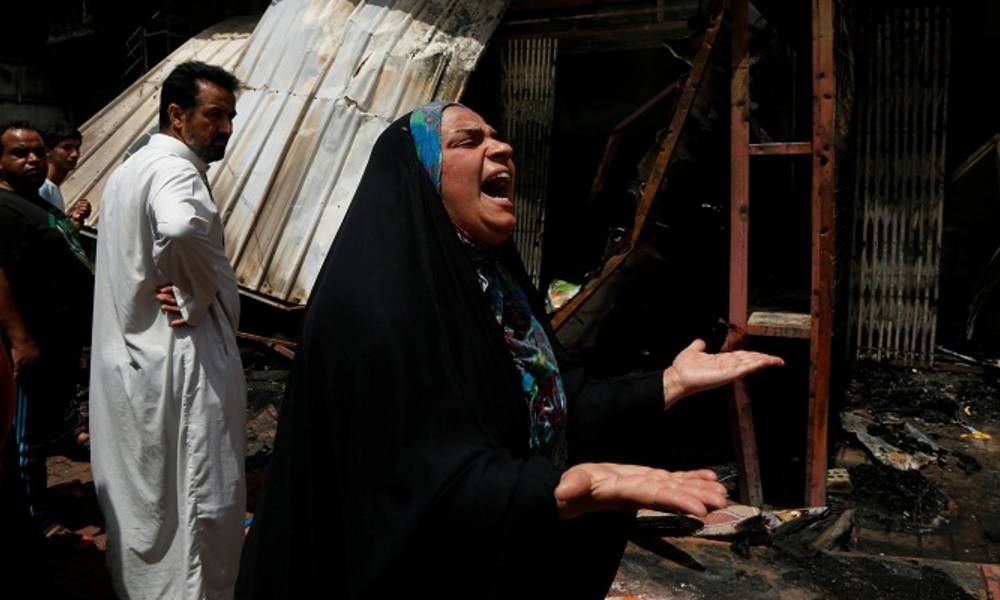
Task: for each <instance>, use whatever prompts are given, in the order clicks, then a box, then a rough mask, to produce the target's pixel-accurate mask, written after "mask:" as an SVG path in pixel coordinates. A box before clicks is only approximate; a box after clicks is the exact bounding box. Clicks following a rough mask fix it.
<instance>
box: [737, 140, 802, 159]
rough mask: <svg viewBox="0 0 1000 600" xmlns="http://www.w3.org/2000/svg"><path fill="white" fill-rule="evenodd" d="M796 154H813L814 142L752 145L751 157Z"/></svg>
mask: <svg viewBox="0 0 1000 600" xmlns="http://www.w3.org/2000/svg"><path fill="white" fill-rule="evenodd" d="M796 154H812V142H770V143H767V144H750V155H751V156H789V155H796Z"/></svg>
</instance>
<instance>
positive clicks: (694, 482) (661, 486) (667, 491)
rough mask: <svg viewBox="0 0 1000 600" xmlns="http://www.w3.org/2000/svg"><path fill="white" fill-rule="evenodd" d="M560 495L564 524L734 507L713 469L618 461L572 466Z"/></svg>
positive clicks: (701, 512) (563, 481)
mask: <svg viewBox="0 0 1000 600" xmlns="http://www.w3.org/2000/svg"><path fill="white" fill-rule="evenodd" d="M555 495H556V505H557V506H558V508H559V517H560V518H561V519H562V520H564V521H565V520H567V519H572V518H573V517H577V516H579V515H582V514H584V513H588V512H594V511H599V510H638V509H640V508H651V509H654V510H663V511H670V512H682V513H689V514H693V515H704V514H706V513H707V512H708V511H709V510H713V509H716V508H722V507H724V506H726V504H727V503H728V501H727V498H726V488H725V487H724V486H723V485H722V484H721V483H719V482H718V481H717V480H716V476H715V473H713V472H712V471H709V470H700V471H674V472H670V471H664V470H662V469H653V468H651V467H640V466H636V465H619V464H614V463H583V464H579V465H575V466H573V467H570V468H569V469H568V470H567V471H566V472H565V473H563V475H562V479H560V481H559V485H558V486H556V494H555Z"/></svg>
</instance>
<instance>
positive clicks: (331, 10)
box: [64, 0, 507, 305]
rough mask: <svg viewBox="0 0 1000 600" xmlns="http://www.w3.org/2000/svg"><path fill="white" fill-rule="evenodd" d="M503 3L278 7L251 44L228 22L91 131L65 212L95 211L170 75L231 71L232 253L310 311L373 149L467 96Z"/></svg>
mask: <svg viewBox="0 0 1000 600" xmlns="http://www.w3.org/2000/svg"><path fill="white" fill-rule="evenodd" d="M506 4H507V2H506V0H486V1H477V2H472V1H462V0H429V1H428V0H395V1H394V0H383V1H381V2H348V1H346V0H328V1H320V0H284V1H282V2H276V3H273V4H272V5H271V6H270V8H268V10H267V11H266V12H265V13H264V15H263V16H262V17H261V19H260V21H259V23H257V26H256V28H255V29H254V31H253V35H252V36H249V37H247V36H246V35H245V34H241V33H239V32H232V31H231V32H229V33H223V31H224V30H226V29H233V30H235V28H236V25H237V23H236V22H233V21H227V22H226V23H223V24H220V26H218V27H216V28H213V29H212V30H209V31H206V32H205V33H203V34H201V35H200V36H197V37H196V38H194V39H192V40H191V41H189V42H188V43H187V44H185V46H184V47H182V48H180V49H178V50H177V51H176V52H175V53H174V54H172V55H171V56H170V57H169V58H168V59H167V60H166V61H165V62H164V64H163V65H160V66H159V67H157V69H154V70H153V71H152V72H151V73H150V74H147V76H146V77H145V78H144V80H143V81H142V82H139V83H138V84H136V85H134V86H132V87H131V88H129V90H127V91H126V92H125V93H124V94H122V96H120V97H119V98H118V99H116V101H115V102H114V103H113V104H112V105H111V106H109V107H108V108H107V109H105V110H104V111H102V112H101V113H99V114H98V115H96V116H95V117H94V118H93V119H91V120H90V121H88V123H87V124H86V125H85V126H84V127H83V129H82V131H83V133H84V143H85V146H86V147H87V149H86V155H85V156H84V157H82V159H81V163H80V166H79V167H78V169H77V171H76V172H74V173H73V174H72V175H71V177H70V178H69V179H68V180H67V182H66V183H65V184H64V190H65V192H66V197H67V201H68V202H72V201H74V200H75V199H76V198H79V197H84V196H86V197H89V198H90V199H91V200H92V201H95V200H96V199H97V198H98V197H99V192H100V190H101V188H103V185H104V181H105V179H106V177H107V173H108V172H109V171H110V170H111V169H112V168H113V167H114V166H115V165H117V164H119V163H120V162H121V160H122V159H123V158H124V157H125V156H127V154H128V152H129V151H130V150H131V151H134V150H135V148H137V147H140V146H141V145H142V144H143V143H144V142H145V139H148V134H149V133H150V132H151V131H152V130H153V129H155V121H156V112H157V106H158V89H159V83H160V81H162V78H163V77H165V75H166V73H167V72H169V70H170V69H171V68H172V67H173V66H174V65H175V64H177V63H179V62H182V61H184V60H188V59H190V58H198V59H200V60H205V61H206V62H212V63H216V64H222V65H223V66H228V67H230V68H234V70H235V72H236V75H237V76H238V77H239V78H240V81H241V82H243V90H242V92H241V93H240V96H239V99H238V101H237V106H236V110H237V113H238V116H237V118H236V122H235V124H234V129H235V131H234V134H233V137H232V138H231V139H230V142H229V147H228V150H227V155H226V158H225V159H223V160H222V161H220V162H217V163H214V164H213V165H212V167H211V169H210V170H209V174H208V176H209V180H210V182H211V184H212V190H213V195H214V197H215V201H216V204H217V205H218V206H219V210H220V214H221V216H222V220H223V223H224V224H225V229H226V251H227V253H228V254H229V257H230V260H231V262H232V263H233V266H234V268H235V270H236V275H237V279H238V281H239V283H240V285H241V287H242V288H243V289H244V291H247V292H249V293H252V294H254V295H258V296H261V297H263V298H265V299H268V300H271V301H277V302H279V303H285V304H291V305H297V304H304V303H305V301H306V300H307V299H308V296H309V291H310V289H311V288H312V284H313V282H314V281H315V279H316V276H317V274H318V272H319V269H320V267H321V266H322V263H323V259H324V258H325V256H326V252H327V250H328V249H329V247H330V244H331V243H332V242H333V238H334V236H335V234H336V231H337V228H338V227H339V225H340V223H341V221H342V220H343V217H344V214H345V212H346V210H347V207H348V205H349V204H350V201H351V198H352V197H353V195H354V190H355V188H356V186H357V184H358V181H359V180H360V178H361V174H362V172H363V170H364V168H365V165H366V164H367V161H368V155H369V153H370V151H371V147H372V146H373V145H374V143H375V139H376V138H377V137H378V135H379V134H380V133H381V132H382V130H383V129H384V128H385V127H386V126H387V125H389V124H390V123H391V122H392V121H393V120H395V119H396V118H397V117H399V116H401V115H403V114H405V113H407V112H409V111H410V110H412V109H413V108H415V107H416V106H418V105H420V104H422V103H424V102H427V101H430V100H433V99H443V100H457V99H458V98H459V97H460V96H461V94H462V91H463V89H464V86H465V83H466V81H467V80H468V77H469V74H470V73H471V72H472V70H473V69H474V68H475V65H476V63H477V62H478V60H479V57H480V56H481V54H482V52H483V50H484V48H485V45H486V43H487V41H488V40H489V38H490V36H491V35H492V34H493V32H494V30H495V29H496V26H497V24H498V23H499V21H500V18H501V16H502V15H503V12H504V10H505V8H506ZM240 35H243V37H242V38H241V39H242V44H240V45H239V47H238V48H237V47H236V46H237V44H236V42H237V38H239V37H240ZM209 46H211V48H210V47H209ZM217 46H218V47H217ZM226 60H228V61H229V62H224V61H226ZM94 203H95V205H98V204H99V201H95V202H94ZM96 212H97V213H98V215H97V217H98V218H99V206H98V210H97V211H96Z"/></svg>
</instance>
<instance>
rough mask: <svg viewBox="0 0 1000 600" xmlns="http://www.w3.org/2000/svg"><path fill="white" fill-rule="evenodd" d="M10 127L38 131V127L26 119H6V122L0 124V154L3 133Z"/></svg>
mask: <svg viewBox="0 0 1000 600" xmlns="http://www.w3.org/2000/svg"><path fill="white" fill-rule="evenodd" d="M11 129H30V130H31V131H34V132H36V133H37V132H38V128H37V127H35V126H34V125H32V124H31V123H29V122H28V121H7V122H6V123H3V124H0V154H3V150H4V148H3V134H5V133H7V132H8V131H10V130H11Z"/></svg>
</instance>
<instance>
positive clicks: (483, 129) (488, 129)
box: [445, 127, 497, 137]
mask: <svg viewBox="0 0 1000 600" xmlns="http://www.w3.org/2000/svg"><path fill="white" fill-rule="evenodd" d="M445 131H446V132H447V133H478V134H480V135H482V134H487V135H489V136H490V137H496V136H497V130H496V129H493V128H492V127H456V128H454V129H447V130H445Z"/></svg>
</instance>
